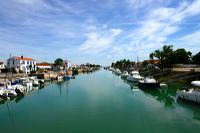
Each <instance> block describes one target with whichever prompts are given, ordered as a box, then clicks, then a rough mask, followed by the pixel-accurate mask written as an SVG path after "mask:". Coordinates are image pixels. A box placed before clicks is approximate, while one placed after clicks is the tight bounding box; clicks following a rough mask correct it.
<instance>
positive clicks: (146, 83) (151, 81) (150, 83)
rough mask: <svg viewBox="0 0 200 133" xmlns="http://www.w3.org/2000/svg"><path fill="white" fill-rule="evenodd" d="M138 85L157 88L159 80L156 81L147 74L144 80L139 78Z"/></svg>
mask: <svg viewBox="0 0 200 133" xmlns="http://www.w3.org/2000/svg"><path fill="white" fill-rule="evenodd" d="M138 86H139V87H142V88H143V87H144V88H159V87H160V82H157V81H156V80H155V79H154V78H153V77H152V76H148V77H145V78H144V80H139V81H138Z"/></svg>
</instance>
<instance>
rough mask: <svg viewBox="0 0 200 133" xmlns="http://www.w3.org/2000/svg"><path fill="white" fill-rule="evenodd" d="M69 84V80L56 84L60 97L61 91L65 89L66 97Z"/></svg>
mask: <svg viewBox="0 0 200 133" xmlns="http://www.w3.org/2000/svg"><path fill="white" fill-rule="evenodd" d="M69 83H70V80H69V81H60V82H57V83H56V85H57V86H58V89H59V94H60V96H61V95H62V90H65V89H66V93H65V94H66V95H68V93H69V87H68V86H69Z"/></svg>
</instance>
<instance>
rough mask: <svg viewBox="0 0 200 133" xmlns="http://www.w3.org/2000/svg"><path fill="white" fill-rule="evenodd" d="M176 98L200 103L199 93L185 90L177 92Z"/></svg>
mask: <svg viewBox="0 0 200 133" xmlns="http://www.w3.org/2000/svg"><path fill="white" fill-rule="evenodd" d="M177 96H178V98H181V99H184V100H188V101H192V102H196V103H200V91H195V90H192V91H186V90H181V91H178V92H177Z"/></svg>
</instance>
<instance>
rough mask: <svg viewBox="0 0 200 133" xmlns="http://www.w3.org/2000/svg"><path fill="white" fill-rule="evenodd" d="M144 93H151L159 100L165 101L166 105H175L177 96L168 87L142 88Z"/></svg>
mask: <svg viewBox="0 0 200 133" xmlns="http://www.w3.org/2000/svg"><path fill="white" fill-rule="evenodd" d="M142 91H143V92H144V94H146V95H151V96H152V97H154V98H155V99H156V100H157V101H159V102H161V103H164V105H165V107H174V106H173V105H174V103H175V97H174V96H173V95H172V94H171V93H170V91H169V90H168V89H155V90H151V89H142Z"/></svg>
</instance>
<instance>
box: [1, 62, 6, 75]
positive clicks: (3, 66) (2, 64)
mask: <svg viewBox="0 0 200 133" xmlns="http://www.w3.org/2000/svg"><path fill="white" fill-rule="evenodd" d="M2 69H5V64H4V62H3V61H0V73H1V70H2Z"/></svg>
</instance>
